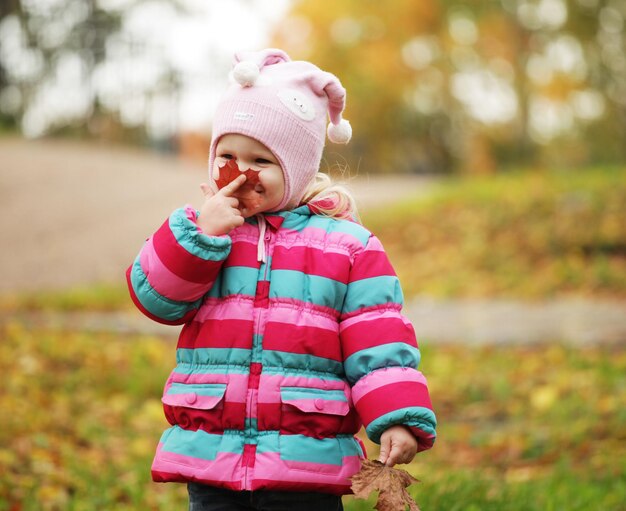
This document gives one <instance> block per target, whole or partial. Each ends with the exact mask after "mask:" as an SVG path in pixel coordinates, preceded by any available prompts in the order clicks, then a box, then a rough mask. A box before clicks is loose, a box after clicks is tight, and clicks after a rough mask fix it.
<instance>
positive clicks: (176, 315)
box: [130, 256, 202, 321]
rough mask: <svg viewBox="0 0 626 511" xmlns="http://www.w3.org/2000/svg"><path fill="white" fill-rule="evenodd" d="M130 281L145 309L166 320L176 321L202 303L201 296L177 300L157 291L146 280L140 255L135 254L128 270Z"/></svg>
mask: <svg viewBox="0 0 626 511" xmlns="http://www.w3.org/2000/svg"><path fill="white" fill-rule="evenodd" d="M130 282H131V285H132V286H133V290H134V291H135V295H136V296H137V299H138V300H139V301H140V302H141V305H143V306H144V307H145V308H146V310H147V311H148V312H149V313H150V314H153V315H155V316H157V317H159V318H161V319H164V320H166V321H176V320H178V319H180V318H182V317H183V316H184V315H185V314H186V313H187V312H188V311H190V310H192V309H196V308H198V307H199V306H200V304H201V303H202V298H200V299H199V300H196V301H195V302H177V301H174V300H170V299H169V298H166V297H165V296H163V295H162V294H160V293H158V292H157V291H156V290H155V289H154V288H153V287H152V286H151V285H150V282H149V281H148V277H147V276H146V274H145V273H144V272H143V269H142V268H141V262H140V256H137V258H136V259H135V262H134V263H133V266H132V268H131V271H130Z"/></svg>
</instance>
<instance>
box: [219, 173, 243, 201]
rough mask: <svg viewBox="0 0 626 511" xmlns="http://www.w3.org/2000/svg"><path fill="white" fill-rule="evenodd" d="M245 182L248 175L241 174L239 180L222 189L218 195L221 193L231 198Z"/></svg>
mask: <svg viewBox="0 0 626 511" xmlns="http://www.w3.org/2000/svg"><path fill="white" fill-rule="evenodd" d="M245 181H246V175H245V174H241V175H240V176H237V179H235V180H234V181H231V182H230V183H228V184H227V185H226V186H224V187H223V188H221V189H220V191H219V192H218V193H221V194H222V195H224V196H226V197H230V196H231V195H232V194H233V193H235V192H236V191H237V188H239V187H240V186H241V185H242V184H243V183H244V182H245Z"/></svg>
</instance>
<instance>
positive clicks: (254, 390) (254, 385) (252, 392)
mask: <svg viewBox="0 0 626 511" xmlns="http://www.w3.org/2000/svg"><path fill="white" fill-rule="evenodd" d="M271 239H272V235H271V234H270V232H269V231H266V232H265V239H264V240H263V243H264V244H265V254H266V255H267V254H269V248H270V241H271ZM262 264H264V265H265V268H264V269H263V278H262V279H261V280H260V281H259V280H257V289H258V286H259V282H267V276H268V267H269V257H267V260H266V261H265V262H264V263H262ZM264 286H265V284H264ZM264 293H268V296H264V297H263V300H268V299H269V286H268V287H267V290H266V291H264ZM257 305H258V303H256V301H255V307H256V306H257ZM261 315H262V311H258V312H257V318H256V325H255V329H254V332H256V335H260V327H261ZM253 335H255V334H254V333H253ZM261 349H262V347H261V346H256V345H255V340H254V339H253V343H252V354H253V360H254V355H255V354H257V350H258V354H259V355H260V350H261ZM256 358H257V359H259V360H260V357H256ZM262 370H263V369H262V365H261V363H260V362H255V361H253V362H251V363H250V372H249V376H248V391H247V394H248V395H247V396H246V417H248V418H249V419H258V417H256V415H258V412H257V413H254V414H253V412H254V411H256V407H255V406H254V402H255V401H256V400H257V399H258V388H259V379H260V376H261V371H262ZM253 415H255V417H253ZM246 422H248V423H247V424H245V428H246V432H245V435H244V439H245V440H244V442H247V441H249V440H251V438H250V433H251V430H252V429H253V428H257V427H258V425H257V426H253V423H252V420H249V421H246ZM254 440H255V442H256V438H255V439H254ZM255 458H256V444H251V443H244V447H243V455H242V460H241V462H242V464H243V467H244V489H248V490H249V489H251V487H252V485H251V481H250V475H251V474H250V470H249V469H251V468H254V461H255Z"/></svg>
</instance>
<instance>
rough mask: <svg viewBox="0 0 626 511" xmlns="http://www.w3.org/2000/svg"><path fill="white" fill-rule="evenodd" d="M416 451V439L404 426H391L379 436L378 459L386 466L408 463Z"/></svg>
mask: <svg viewBox="0 0 626 511" xmlns="http://www.w3.org/2000/svg"><path fill="white" fill-rule="evenodd" d="M416 453H417V440H416V439H415V437H414V436H413V434H412V433H411V432H410V431H409V429H408V428H407V427H406V426H391V427H390V428H389V429H387V430H385V432H384V433H383V434H382V436H381V437H380V456H379V457H378V461H380V462H381V463H384V464H385V465H387V466H388V467H393V466H394V465H395V464H396V463H410V462H411V460H413V458H414V457H415V454H416Z"/></svg>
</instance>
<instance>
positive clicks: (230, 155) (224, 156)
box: [220, 153, 233, 160]
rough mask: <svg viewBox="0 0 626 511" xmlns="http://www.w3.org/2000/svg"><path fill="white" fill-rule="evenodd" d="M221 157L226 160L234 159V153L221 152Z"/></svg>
mask: <svg viewBox="0 0 626 511" xmlns="http://www.w3.org/2000/svg"><path fill="white" fill-rule="evenodd" d="M220 158H224V159H225V160H232V159H233V155H232V154H228V153H226V154H220Z"/></svg>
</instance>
